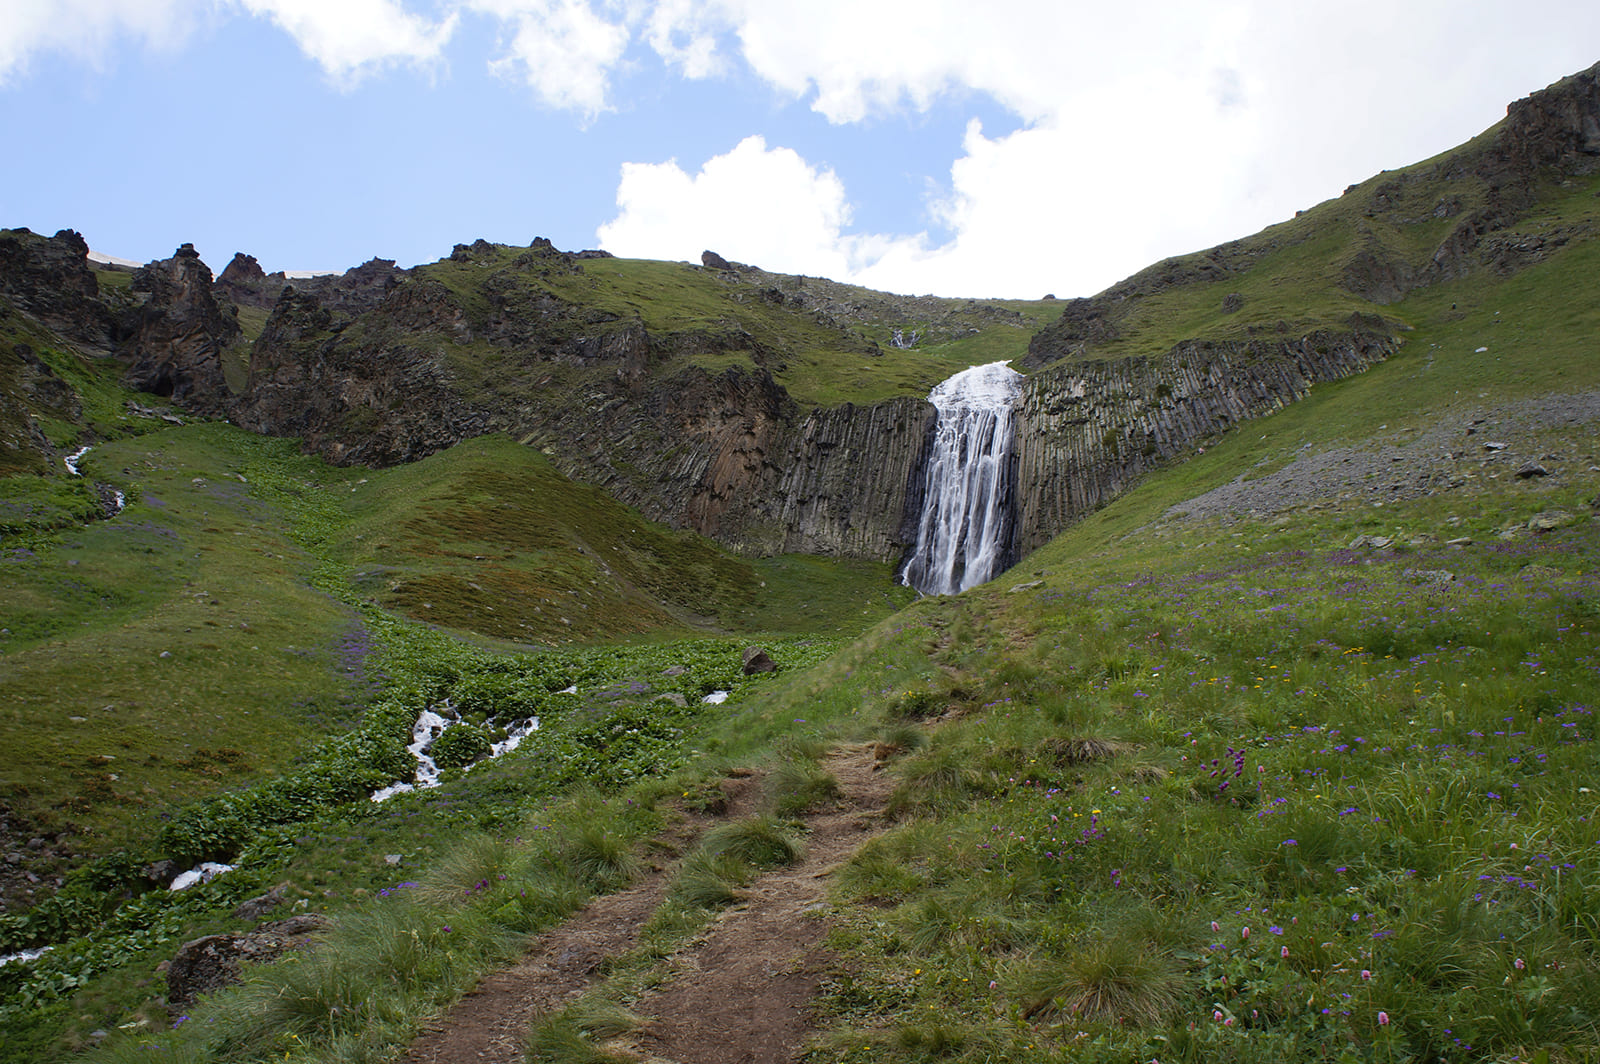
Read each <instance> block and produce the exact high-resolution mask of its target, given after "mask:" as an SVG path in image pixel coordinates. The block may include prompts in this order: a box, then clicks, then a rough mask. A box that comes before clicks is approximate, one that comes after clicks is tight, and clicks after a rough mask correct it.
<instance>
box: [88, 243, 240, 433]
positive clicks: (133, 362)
mask: <svg viewBox="0 0 1600 1064" xmlns="http://www.w3.org/2000/svg"><path fill="white" fill-rule="evenodd" d="M132 288H133V291H134V292H135V293H136V294H138V295H140V296H142V297H143V302H142V305H141V306H139V307H138V308H137V310H136V311H134V312H133V313H132V316H131V320H130V321H129V322H128V332H129V333H130V334H131V335H130V337H129V339H128V340H127V341H126V342H125V343H124V344H123V345H122V346H121V348H120V349H119V351H118V355H119V357H120V358H122V360H123V361H124V362H125V363H126V364H127V367H128V369H127V373H126V375H125V379H126V381H127V383H128V384H129V385H130V386H132V387H134V388H137V389H138V390H139V391H142V392H151V393H153V394H155V395H160V396H165V397H168V398H171V399H174V400H176V401H178V402H181V403H183V404H184V405H185V406H187V407H189V408H190V409H193V410H198V411H200V412H202V413H211V414H216V413H221V412H223V411H224V410H225V409H226V408H227V405H228V395H229V388H228V384H227V380H226V378H225V376H224V374H223V369H222V359H223V356H224V353H225V351H226V350H227V349H228V347H230V346H231V345H233V344H234V343H237V342H238V341H239V340H240V339H241V337H240V329H239V320H238V317H237V314H236V312H233V311H232V308H229V311H228V312H224V311H223V309H222V307H221V306H219V305H218V303H217V300H216V297H215V296H214V295H212V293H211V270H210V268H209V267H207V266H206V264H205V263H204V262H201V261H200V255H199V253H198V252H196V251H195V249H194V245H193V244H184V245H183V246H182V247H180V248H178V250H177V251H176V252H174V253H173V255H172V257H171V258H168V259H161V260H159V261H157V262H152V263H150V264H149V265H147V266H143V267H140V268H139V269H138V270H136V271H135V272H134V275H133V284H132Z"/></svg>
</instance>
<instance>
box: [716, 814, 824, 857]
mask: <svg viewBox="0 0 1600 1064" xmlns="http://www.w3.org/2000/svg"><path fill="white" fill-rule="evenodd" d="M700 845H701V848H702V849H704V850H705V851H706V852H707V853H709V854H713V855H718V856H728V857H733V858H736V859H738V860H740V861H744V862H745V863H746V864H749V865H750V866H751V867H753V868H761V869H765V868H779V867H782V866H783V865H791V864H794V863H795V862H796V861H799V860H800V859H801V858H802V857H803V856H805V844H804V843H803V842H801V841H800V839H799V838H798V837H797V836H796V835H795V833H794V829H793V827H792V826H791V825H790V824H788V823H785V822H784V821H782V820H779V819H778V818H777V817H774V816H769V815H761V816H754V817H750V818H748V819H746V820H740V821H738V822H736V823H733V824H722V825H719V826H718V827H715V828H712V829H711V830H710V831H709V832H707V833H706V837H705V838H704V839H703V840H702V841H701V843H700Z"/></svg>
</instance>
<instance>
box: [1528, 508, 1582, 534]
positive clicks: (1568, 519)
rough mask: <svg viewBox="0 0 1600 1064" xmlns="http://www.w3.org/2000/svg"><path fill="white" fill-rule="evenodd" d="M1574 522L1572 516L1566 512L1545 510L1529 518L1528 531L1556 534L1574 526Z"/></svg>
mask: <svg viewBox="0 0 1600 1064" xmlns="http://www.w3.org/2000/svg"><path fill="white" fill-rule="evenodd" d="M1572 521H1573V518H1572V515H1571V514H1570V513H1568V512H1567V511H1565V510H1544V511H1542V512H1540V513H1536V514H1534V515H1533V516H1532V517H1530V518H1528V531H1530V532H1554V531H1555V530H1556V529H1558V528H1565V527H1567V526H1568V525H1570V524H1572Z"/></svg>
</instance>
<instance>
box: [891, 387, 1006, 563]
mask: <svg viewBox="0 0 1600 1064" xmlns="http://www.w3.org/2000/svg"><path fill="white" fill-rule="evenodd" d="M1021 394H1022V374H1020V373H1018V372H1017V371H1016V370H1014V369H1012V368H1011V367H1010V366H1009V365H1008V364H1006V363H1004V362H991V363H990V364H989V365H987V366H974V367H972V368H971V369H968V370H963V371H961V372H960V373H957V374H956V375H955V376H953V377H951V378H950V379H949V380H946V381H944V382H943V383H941V384H940V385H938V386H937V387H936V388H934V389H933V391H932V393H930V394H929V396H928V401H929V402H930V403H932V404H933V405H934V407H935V408H936V409H937V410H938V411H939V421H938V425H937V427H936V429H935V435H934V441H933V447H932V449H931V450H930V451H929V454H928V460H927V465H926V467H925V480H924V484H925V487H924V489H923V494H922V515H921V517H920V518H919V519H918V521H917V545H916V547H915V548H913V550H912V552H911V557H910V558H909V559H907V561H906V564H905V567H904V568H903V569H902V570H901V571H900V582H901V583H903V584H906V585H907V586H909V587H914V588H916V589H917V590H918V591H921V592H922V593H923V594H927V595H953V594H955V593H956V592H958V591H965V590H966V589H967V588H969V587H973V586H974V585H977V584H981V583H983V582H984V581H986V580H989V579H990V578H992V577H993V576H994V575H995V574H996V573H997V572H999V571H1000V570H1001V569H1002V568H1004V567H1005V564H1006V562H1007V560H1008V559H1007V555H1008V554H1009V553H1010V550H1011V540H1012V528H1013V525H1014V524H1015V518H1014V515H1013V513H1012V505H1013V502H1012V497H1011V496H1012V479H1013V476H1014V474H1013V470H1012V455H1013V453H1014V452H1015V450H1016V437H1015V434H1014V433H1013V432H1012V429H1011V411H1012V408H1013V407H1014V406H1015V404H1016V401H1017V397H1018V396H1019V395H1021Z"/></svg>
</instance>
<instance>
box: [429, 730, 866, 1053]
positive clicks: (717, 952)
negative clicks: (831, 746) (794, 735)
mask: <svg viewBox="0 0 1600 1064" xmlns="http://www.w3.org/2000/svg"><path fill="white" fill-rule="evenodd" d="M826 764H827V767H828V769H829V770H830V771H831V772H833V774H834V775H835V776H836V777H837V778H838V780H839V785H840V789H841V791H842V793H843V795H844V798H843V799H842V800H841V801H840V802H838V803H837V804H836V806H835V807H833V808H830V809H825V810H821V811H819V812H817V813H815V814H813V815H810V816H808V817H807V818H806V825H807V828H808V835H807V840H806V855H805V858H804V860H802V861H801V862H799V863H797V864H796V865H794V866H792V867H789V868H785V869H781V870H778V871H775V872H771V873H768V874H766V875H763V876H762V877H760V878H759V879H757V880H756V881H755V882H754V883H753V884H751V886H750V888H749V890H748V892H747V899H746V901H745V902H743V903H742V904H740V905H739V906H737V907H735V908H733V909H730V910H729V911H727V912H726V913H724V914H723V915H722V916H721V917H720V918H719V919H718V920H717V921H716V922H714V923H713V924H712V925H711V926H710V927H709V928H708V929H707V930H706V932H705V933H704V934H702V935H701V936H700V937H699V938H698V939H697V940H696V941H695V943H694V944H693V945H692V946H690V947H689V948H688V949H686V950H685V951H683V952H682V953H680V954H679V955H678V956H677V957H675V958H673V960H672V962H671V969H672V970H671V975H670V977H669V979H668V981H667V982H666V984H665V985H664V986H662V987H661V988H660V989H658V990H656V991H653V992H651V993H650V994H648V995H646V996H645V997H643V998H641V999H640V1000H639V1001H637V1002H635V1003H633V1004H632V1006H631V1007H632V1008H633V1010H634V1011H635V1012H637V1013H639V1014H640V1015H642V1016H644V1017H646V1018H647V1019H648V1022H647V1024H646V1026H645V1027H644V1029H643V1030H642V1032H640V1034H639V1035H638V1036H637V1037H636V1038H635V1040H634V1042H635V1044H634V1045H633V1047H632V1048H633V1050H634V1051H635V1052H637V1053H639V1054H640V1055H641V1056H644V1057H647V1058H648V1059H649V1060H650V1061H651V1062H652V1064H677V1062H682V1064H767V1062H771V1064H777V1062H787V1061H792V1060H794V1059H795V1057H796V1056H797V1055H798V1052H799V1049H800V1047H801V1044H802V1042H803V1040H804V1039H805V1037H806V1035H807V1033H808V1032H809V1030H810V1022H809V1016H808V1013H807V1005H808V1004H809V1002H810V1000H811V998H812V996H813V995H814V994H815V992H816V988H817V985H818V983H819V982H820V980H821V978H822V973H823V972H824V970H825V969H826V968H827V967H828V961H829V958H828V955H827V952H826V951H825V950H823V949H822V947H821V945H820V943H821V940H822V937H823V935H824V933H825V932H826V930H827V928H826V924H825V922H824V920H823V918H822V915H821V908H822V905H823V903H824V899H825V895H826V890H827V877H828V875H829V874H830V873H831V872H832V871H833V869H834V868H836V867H837V866H838V865H839V864H840V863H842V862H843V861H844V860H845V859H846V858H847V857H848V856H849V855H850V854H851V853H853V852H854V851H855V849H856V848H857V847H858V846H860V845H861V844H862V843H863V842H864V841H866V839H867V838H869V837H870V835H871V833H872V832H874V831H876V830H877V828H878V813H879V812H880V811H881V810H882V808H883V804H884V802H885V801H886V800H887V798H888V794H889V790H890V783H889V781H888V779H886V778H885V777H884V776H883V775H881V774H879V773H877V772H876V771H874V769H875V762H874V759H873V753H872V748H871V747H870V746H867V747H862V748H860V749H846V750H841V751H839V752H837V753H835V754H834V755H832V756H831V757H830V758H829V760H828V761H827V763H826ZM757 790H758V787H757V785H756V781H754V780H750V779H744V780H729V781H728V786H727V791H728V794H729V799H730V801H729V806H728V808H727V810H726V811H725V812H724V813H723V815H724V816H726V817H739V816H745V815H748V814H750V813H751V812H754V807H755V804H756V792H757ZM714 822H715V821H714V818H711V817H707V816H703V815H696V814H684V816H683V818H682V819H681V820H680V821H679V822H678V823H676V824H675V825H674V826H673V829H672V832H671V837H670V838H669V840H668V841H669V842H670V844H671V845H672V847H673V848H674V849H677V850H678V851H679V852H682V851H683V850H685V849H687V847H688V846H689V845H691V844H692V843H693V841H694V839H696V838H698V836H699V835H700V834H701V833H703V831H704V830H705V829H706V828H707V827H709V826H711V824H712V823H714ZM669 879H670V873H669V871H668V870H667V869H661V868H658V869H656V870H654V871H652V873H651V874H650V875H649V877H648V878H646V879H645V880H644V881H642V882H641V883H639V884H638V885H636V886H634V887H632V888H630V889H628V890H625V891H621V892H619V893H616V894H612V895H609V896H607V897H604V898H600V899H598V900H596V901H595V902H593V903H592V904H591V905H589V906H588V907H587V908H586V909H584V910H583V911H582V912H580V913H578V914H577V915H575V916H574V917H573V918H572V919H570V920H569V921H567V922H566V923H565V924H563V925H561V926H560V927H557V928H554V929H552V930H550V931H549V932H547V933H545V934H544V935H541V936H540V937H539V938H538V939H537V940H536V941H535V942H534V944H533V946H532V947H531V948H530V950H529V951H528V953H527V954H526V955H524V957H523V958H522V960H521V961H519V962H518V963H517V964H515V965H513V966H512V967H510V968H507V969H504V970H503V971H500V972H497V973H495V974H494V975H492V976H490V977H489V978H487V979H485V980H484V981H483V982H482V983H480V984H479V985H478V987H477V988H476V989H474V990H473V991H472V992H471V993H469V994H468V995H467V996H466V997H464V998H462V999H461V1001H459V1002H458V1003H457V1004H456V1005H455V1006H454V1007H453V1008H451V1009H450V1010H449V1012H448V1013H446V1015H445V1016H443V1017H442V1018H441V1019H440V1020H439V1021H438V1022H437V1023H435V1024H434V1025H433V1026H432V1027H430V1028H429V1029H427V1030H425V1031H424V1032H423V1034H422V1036H421V1037H419V1038H418V1039H417V1041H416V1042H415V1043H413V1044H412V1046H411V1048H410V1050H409V1051H408V1053H407V1054H406V1056H405V1057H404V1060H405V1062H406V1064H468V1062H470V1064H521V1061H522V1059H523V1045H524V1041H525V1038H526V1034H527V1031H528V1027H529V1025H530V1024H531V1022H532V1021H533V1020H535V1019H536V1018H538V1017H539V1016H541V1015H543V1014H545V1013H548V1012H551V1011H554V1010H557V1009H560V1008H561V1007H563V1006H564V1005H565V1004H566V1003H567V1002H569V1001H570V1000H571V999H573V998H575V997H577V996H578V995H580V994H582V993H583V992H584V991H585V990H586V989H588V988H589V986H590V985H591V984H592V983H594V982H595V981H596V979H597V978H598V971H599V969H600V967H601V964H602V962H603V961H604V960H605V959H606V958H607V957H609V956H614V955H616V954H620V953H623V952H626V951H627V950H629V949H631V948H633V946H634V945H635V944H636V943H637V941H638V935H639V929H640V928H641V927H642V926H643V925H644V923H645V922H646V921H647V920H648V919H649V918H650V916H651V914H652V913H653V912H654V911H655V910H656V908H657V907H658V906H659V905H660V904H661V902H662V900H663V899H664V897H665V895H666V889H667V886H668V883H669Z"/></svg>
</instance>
